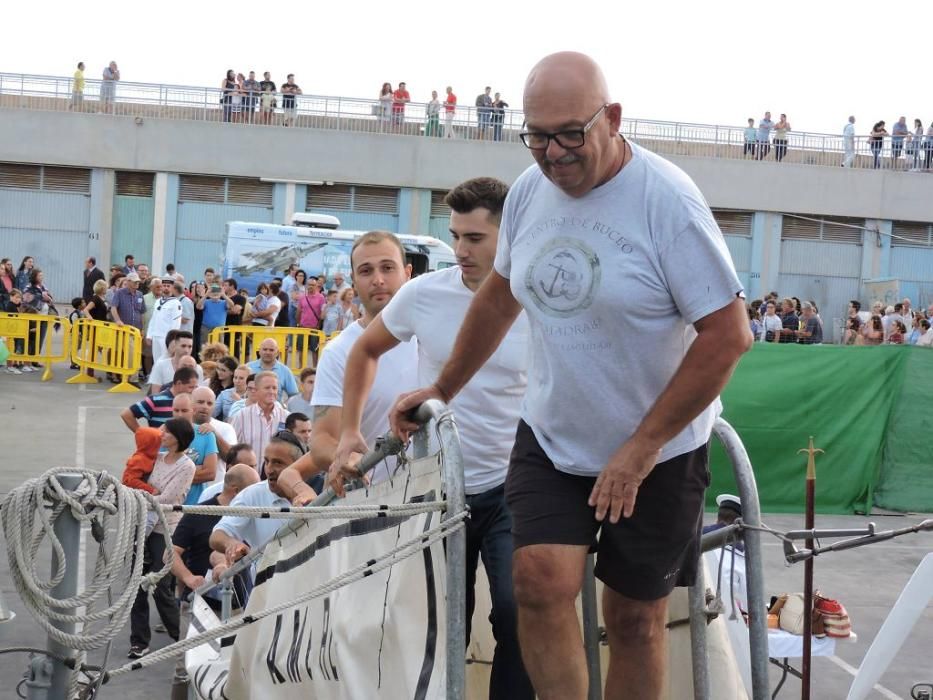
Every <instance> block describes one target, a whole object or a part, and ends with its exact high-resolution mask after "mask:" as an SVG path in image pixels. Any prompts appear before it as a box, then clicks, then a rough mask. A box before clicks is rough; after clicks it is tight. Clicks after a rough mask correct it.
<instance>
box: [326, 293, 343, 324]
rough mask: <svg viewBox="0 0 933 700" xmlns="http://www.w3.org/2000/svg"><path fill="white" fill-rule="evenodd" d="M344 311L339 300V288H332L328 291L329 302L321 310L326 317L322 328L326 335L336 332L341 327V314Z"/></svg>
mask: <svg viewBox="0 0 933 700" xmlns="http://www.w3.org/2000/svg"><path fill="white" fill-rule="evenodd" d="M342 313H343V309H342V308H341V307H340V302H339V301H337V290H336V289H331V290H330V291H329V292H327V303H326V304H325V305H324V308H323V309H322V310H321V315H322V316H323V318H324V325H323V327H322V328H321V330H322V331H324V335H330V334H331V333H336V332H337V331H338V330H339V329H340V315H341V314H342Z"/></svg>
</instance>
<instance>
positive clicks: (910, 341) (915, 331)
mask: <svg viewBox="0 0 933 700" xmlns="http://www.w3.org/2000/svg"><path fill="white" fill-rule="evenodd" d="M922 320H923V314H922V313H920V312H919V311H914V314H913V318H912V319H911V322H910V333H909V334H908V335H907V341H906V342H907V345H916V344H917V341H918V340H920V336H922V335H923V329H922V328H921V327H920V321H922Z"/></svg>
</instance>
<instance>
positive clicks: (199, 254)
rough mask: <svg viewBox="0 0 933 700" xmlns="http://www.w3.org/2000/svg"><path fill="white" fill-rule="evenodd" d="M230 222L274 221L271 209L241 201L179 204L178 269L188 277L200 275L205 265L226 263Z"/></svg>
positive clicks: (268, 222) (198, 277) (193, 278)
mask: <svg viewBox="0 0 933 700" xmlns="http://www.w3.org/2000/svg"><path fill="white" fill-rule="evenodd" d="M228 221H257V222H260V223H266V224H271V223H272V209H270V208H266V207H251V206H246V205H242V204H203V203H200V202H179V203H178V228H177V232H176V238H175V259H174V260H171V261H169V260H167V261H166V262H174V263H175V268H176V269H177V270H178V271H179V272H181V273H182V274H183V275H184V276H185V279H186V280H195V279H200V278H201V276H202V275H201V273H202V272H203V271H204V268H206V267H213V268H214V269H217V268H218V267H220V265H221V264H222V263H223V255H224V251H223V243H224V236H225V234H226V225H227V222H228Z"/></svg>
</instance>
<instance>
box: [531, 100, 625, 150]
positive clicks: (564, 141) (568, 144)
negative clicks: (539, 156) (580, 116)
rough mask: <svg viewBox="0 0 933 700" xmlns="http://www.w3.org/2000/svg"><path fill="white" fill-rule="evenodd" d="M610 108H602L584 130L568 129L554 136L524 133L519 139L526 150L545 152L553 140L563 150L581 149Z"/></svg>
mask: <svg viewBox="0 0 933 700" xmlns="http://www.w3.org/2000/svg"><path fill="white" fill-rule="evenodd" d="M608 106H609V105H608V104H604V105H603V106H602V107H600V108H599V111H598V112H596V114H594V115H593V116H592V117H591V118H590V120H589V121H588V122H587V123H586V124H584V125H583V128H582V129H567V130H566V131H557V132H554V133H552V134H549V133H547V132H545V131H523V132H522V133H520V134H519V135H518V137H519V138H520V139H521V140H522V143H523V144H525V147H526V148H530V149H531V150H533V151H543V150H545V149H546V148H547V147H548V146H550V145H551V139H553V140H554V141H557V145H558V146H560V147H561V148H566V149H574V148H580V147H581V146H583V144H584V143H586V134H587V132H588V131H589V130H590V129H592V128H593V125H594V124H596V122H597V121H599V118H600V117H601V116H602V114H603V112H605V111H606V107H608Z"/></svg>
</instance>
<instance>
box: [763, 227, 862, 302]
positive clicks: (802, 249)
mask: <svg viewBox="0 0 933 700" xmlns="http://www.w3.org/2000/svg"><path fill="white" fill-rule="evenodd" d="M861 272H862V246H860V245H856V244H854V243H827V242H824V241H796V240H795V241H781V267H780V273H781V274H782V275H784V274H790V275H813V276H817V277H856V278H858V277H859V276H860V275H861ZM853 298H854V297H853Z"/></svg>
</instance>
